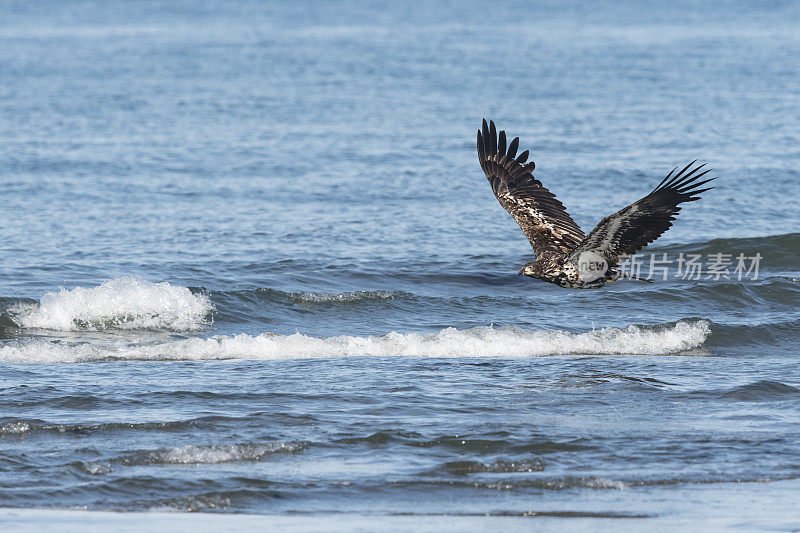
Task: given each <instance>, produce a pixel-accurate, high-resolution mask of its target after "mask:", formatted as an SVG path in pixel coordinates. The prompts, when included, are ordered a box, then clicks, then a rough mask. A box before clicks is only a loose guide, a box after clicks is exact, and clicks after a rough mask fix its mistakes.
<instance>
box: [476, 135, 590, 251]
mask: <svg viewBox="0 0 800 533" xmlns="http://www.w3.org/2000/svg"><path fill="white" fill-rule="evenodd" d="M518 147H519V137H516V138H515V139H514V140H513V141H511V144H509V145H508V149H506V132H505V131H501V132H500V138H499V139H498V136H497V130H496V129H495V126H494V122H490V123H489V124H486V120H484V121H483V130H482V131H481V130H478V160H479V161H480V164H481V168H483V172H484V173H485V174H486V177H487V178H488V179H489V183H491V184H492V191H494V195H495V196H496V197H497V200H498V201H499V202H500V205H502V206H503V208H504V209H505V210H506V211H508V212H509V213H510V214H511V216H512V217H514V220H516V221H517V224H519V227H520V228H522V231H523V233H525V236H526V237H527V238H528V240H529V241H530V243H531V246H532V247H533V251H534V253H535V254H536V255H539V253H540V252H543V251H546V250H547V249H551V250H554V251H560V252H563V253H566V252H568V251H569V250H571V249H573V248H575V246H577V245H578V244H579V243H580V242H581V241H582V240H583V239H584V237H585V235H584V233H583V231H582V230H581V228H580V226H578V225H577V224H576V223H575V221H574V220H572V217H570V216H569V214H567V210H566V209H565V208H564V205H563V204H562V203H561V202H559V201H558V200H557V199H556V197H555V195H554V194H553V193H551V192H550V191H548V190H547V189H546V188H545V187H543V186H542V183H541V182H540V181H539V180H537V179H536V178H534V177H533V175H532V174H531V172H532V171H533V168H534V166H535V165H534V163H533V161H531V162H530V163H526V161H527V160H528V150H525V151H524V152H522V153H521V154H519V156H517V148H518Z"/></svg>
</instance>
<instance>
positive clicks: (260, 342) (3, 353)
mask: <svg viewBox="0 0 800 533" xmlns="http://www.w3.org/2000/svg"><path fill="white" fill-rule="evenodd" d="M709 334H710V328H709V325H708V322H707V321H705V320H694V321H689V320H683V321H680V322H676V323H673V324H666V325H661V326H636V325H633V326H628V327H627V328H623V329H620V328H603V329H601V330H596V331H590V332H586V333H569V332H565V331H558V330H556V331H537V330H524V329H521V328H517V327H513V326H510V327H503V328H493V327H478V328H472V329H467V330H457V329H455V328H446V329H443V330H441V331H439V332H437V333H429V334H419V333H395V332H392V333H389V334H387V335H382V336H375V337H352V336H340V337H328V338H317V337H309V336H307V335H303V334H301V333H295V334H294V335H274V334H268V333H265V334H262V335H257V336H251V335H246V334H241V335H236V336H232V337H228V336H217V337H211V338H192V339H183V340H177V341H167V342H163V343H158V344H139V345H131V344H123V343H117V344H109V345H96V344H72V345H70V344H65V343H54V342H47V341H41V340H35V341H28V342H22V343H13V344H12V343H8V344H6V345H5V346H3V347H2V348H0V361H15V362H40V363H62V362H64V363H67V362H84V361H97V360H108V359H130V360H162V361H169V360H173V361H183V360H213V359H293V358H319V357H346V356H384V357H386V356H413V357H501V358H514V357H538V356H548V355H661V354H674V353H680V352H684V351H687V350H692V349H695V348H698V347H700V346H701V345H702V344H703V343H704V342H705V340H706V338H707V337H708V335H709Z"/></svg>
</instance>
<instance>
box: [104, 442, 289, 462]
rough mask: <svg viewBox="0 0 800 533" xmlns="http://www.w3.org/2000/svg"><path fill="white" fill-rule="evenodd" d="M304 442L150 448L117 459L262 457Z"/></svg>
mask: <svg viewBox="0 0 800 533" xmlns="http://www.w3.org/2000/svg"><path fill="white" fill-rule="evenodd" d="M304 448H305V445H304V444H301V443H297V442H272V443H266V444H254V443H247V444H224V445H208V446H191V445H190V446H181V447H179V448H163V449H159V450H146V451H140V452H134V453H131V454H129V455H125V456H122V457H120V458H118V459H116V460H114V462H117V463H120V464H123V465H126V466H134V465H150V464H215V463H232V462H240V461H260V460H262V459H265V458H266V457H268V456H270V455H275V454H290V453H295V452H299V451H302V450H303V449H304Z"/></svg>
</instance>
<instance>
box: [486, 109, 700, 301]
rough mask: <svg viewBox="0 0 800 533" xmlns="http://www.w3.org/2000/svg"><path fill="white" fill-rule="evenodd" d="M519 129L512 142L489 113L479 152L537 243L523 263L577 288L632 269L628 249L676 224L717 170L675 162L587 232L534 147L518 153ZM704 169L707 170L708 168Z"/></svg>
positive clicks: (498, 192) (500, 194)
mask: <svg viewBox="0 0 800 533" xmlns="http://www.w3.org/2000/svg"><path fill="white" fill-rule="evenodd" d="M518 148H519V137H515V138H514V140H513V141H511V142H510V143H506V132H505V131H500V134H499V135H498V133H497V130H496V128H495V125H494V122H493V121H490V122H489V123H488V124H487V123H486V119H484V120H483V124H482V128H481V129H480V130H478V160H479V161H480V164H481V168H482V169H483V172H484V173H485V174H486V177H487V178H488V180H489V183H490V184H491V186H492V191H493V192H494V195H495V196H496V197H497V200H498V201H499V202H500V205H502V206H503V208H504V209H505V210H506V211H508V212H509V214H510V215H511V216H512V218H513V219H514V220H515V221H516V222H517V224H519V227H520V228H521V229H522V232H523V233H524V234H525V236H526V237H527V238H528V241H530V243H531V246H532V247H533V253H534V257H535V261H532V262H530V263H527V264H526V265H525V266H523V267H522V268H521V269H519V274H520V275H525V276H530V277H532V278H537V279H540V280H542V281H546V282H549V283H553V284H555V285H558V286H559V287H565V288H571V289H597V288H600V287H602V286H603V285H605V284H606V283H607V282H608V283H611V282H613V281H616V280H617V279H619V278H620V277H628V278H634V279H641V280H642V281H651V280H649V279H645V278H638V277H636V276H632V275H625V274H622V273H621V272H620V269H619V268H618V267H619V265H620V263H622V262H623V261H624V260H625V257H627V256H629V255H631V254H634V253H636V252H637V251H638V250H640V249H642V248H643V247H645V246H647V245H648V244H650V243H651V242H653V241H654V240H656V239H658V238H659V237H660V236H661V235H662V234H663V233H664V232H665V231H667V230H668V229H669V228H670V227H671V226H672V222H673V221H674V220H675V217H676V216H677V215H678V212H679V211H680V210H681V208H680V207H679V205H680V204H682V203H684V202H693V201H695V200H699V199H700V196H699V194H701V193H703V192H706V191H708V190H711V189H712V188H713V187H706V188H701V187H702V186H703V185H705V184H706V183H708V182H710V181H711V180H713V179H714V178H713V177H712V178H706V179H701V178H703V177H704V176H705V175H706V174H708V173H709V172H711V170H712V169H706V170H702V169H703V167H704V166H705V165H704V164H702V165H696V163H697V160H694V161H692V162H691V163H689V164H688V165H686V166H685V167H683V168H682V169H681V170H680V172H677V173H676V172H675V171H676V170H678V167H675V168H674V169H672V171H671V172H670V173H669V174H667V177H665V178H664V179H663V180H661V183H659V184H658V186H657V187H656V188H655V189H653V190H652V192H650V193H649V194H648V195H647V196H645V197H644V198H642V199H640V200H637V201H636V202H634V203H632V204H630V205H629V206H627V207H625V208H623V209H620V210H619V211H617V212H616V213H614V214H613V215H609V216H607V217H606V218H604V219H603V220H601V221H600V223H599V224H598V225H597V226H596V227H595V228H594V229H593V230H592V231H591V232H590V233H589V235H586V234H584V233H583V230H581V228H580V226H578V224H576V223H575V221H574V220H572V217H571V216H569V213H567V210H566V209H565V208H564V205H563V204H562V203H561V202H560V201H558V199H556V196H555V195H554V194H553V193H551V192H550V191H549V190H548V189H547V188H546V187H544V186H543V185H542V182H540V181H539V180H537V179H536V178H534V177H533V174H532V172H533V169H534V167H535V165H534V163H533V161H530V162H528V156H529V155H530V153H529V151H528V150H525V151H524V152H522V153H521V154H519V155H517V150H518ZM701 170H702V172H701Z"/></svg>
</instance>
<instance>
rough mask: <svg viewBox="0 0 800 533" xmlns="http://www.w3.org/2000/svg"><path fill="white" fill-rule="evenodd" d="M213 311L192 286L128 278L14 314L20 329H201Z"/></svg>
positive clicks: (18, 308)
mask: <svg viewBox="0 0 800 533" xmlns="http://www.w3.org/2000/svg"><path fill="white" fill-rule="evenodd" d="M213 309H214V307H213V305H212V303H211V300H210V299H209V298H208V296H207V295H205V294H195V293H193V292H192V291H190V290H189V289H188V288H186V287H180V286H175V285H170V284H169V283H167V282H162V283H152V282H149V281H145V280H140V279H137V278H132V277H123V278H118V279H114V280H110V281H106V282H104V283H103V284H101V285H99V286H97V287H91V288H84V287H76V288H74V289H71V290H66V289H61V291H60V292H51V293H48V294H45V295H44V297H43V298H42V300H41V302H39V303H35V302H34V303H29V302H21V303H18V304H16V305H15V306H13V307H12V308H11V309H9V310H8V315H9V316H10V317H11V319H12V320H13V322H14V323H15V324H16V325H18V326H19V327H22V328H36V329H48V330H55V331H104V330H110V329H124V330H135V329H160V330H167V331H196V330H199V329H203V328H205V327H207V326H208V324H209V320H210V314H211V312H212V311H213Z"/></svg>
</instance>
